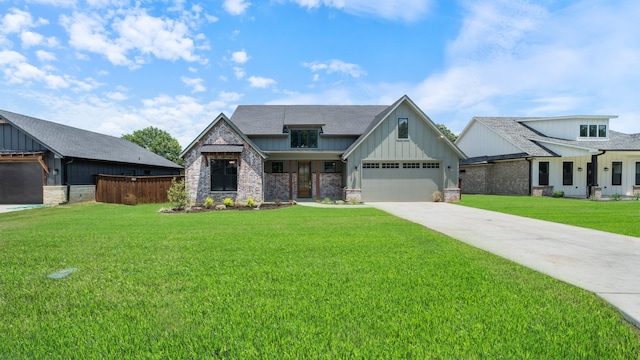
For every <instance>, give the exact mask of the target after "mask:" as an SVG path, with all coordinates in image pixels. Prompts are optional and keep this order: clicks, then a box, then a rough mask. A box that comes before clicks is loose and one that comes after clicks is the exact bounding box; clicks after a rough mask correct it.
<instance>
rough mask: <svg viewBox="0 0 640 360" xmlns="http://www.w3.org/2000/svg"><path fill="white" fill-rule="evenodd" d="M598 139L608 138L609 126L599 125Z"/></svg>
mask: <svg viewBox="0 0 640 360" xmlns="http://www.w3.org/2000/svg"><path fill="white" fill-rule="evenodd" d="M598 137H607V125H598Z"/></svg>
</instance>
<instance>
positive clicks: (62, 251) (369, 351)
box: [0, 199, 640, 359]
mask: <svg viewBox="0 0 640 360" xmlns="http://www.w3.org/2000/svg"><path fill="white" fill-rule="evenodd" d="M465 201H466V199H465ZM158 209H159V206H158V205H138V206H134V207H130V206H121V205H108V204H82V205H72V206H60V207H56V208H48V209H36V210H28V211H20V212H15V213H7V214H0V358H10V359H20V358H40V359H56V358H64V359H69V358H74V359H87V358H109V359H116V358H173V359H185V358H194V359H196V358H197V359H200V358H235V359H251V358H264V359H301V358H327V359H329V358H332V359H333V358H363V359H379V358H389V359H396V358H414V359H426V358H453V359H461V358H464V359H473V358H490V359H494V358H507V359H526V358H529V359H558V358H568V359H575V358H581V359H597V358H615V359H637V358H638V354H640V335H639V333H638V331H637V330H636V329H635V328H634V327H632V326H631V325H629V324H628V323H626V322H625V321H624V320H623V319H622V318H621V316H620V315H619V314H618V313H617V312H616V311H615V310H613V309H612V308H610V307H609V306H608V305H607V304H606V303H604V302H603V301H602V300H600V299H599V298H597V297H596V296H594V295H593V294H590V293H588V292H585V291H582V290H579V289H577V288H575V287H572V286H569V285H566V284H564V283H561V282H559V281H556V280H554V279H551V278H549V277H546V276H543V275H540V274H538V273H536V272H533V271H531V270H528V269H526V268H523V267H521V266H518V265H515V264H513V263H511V262H508V261H506V260H503V259H500V258H497V257H495V256H493V255H490V254H488V253H486V252H483V251H480V250H478V249H475V248H472V247H469V246H467V245H465V244H462V243H460V242H458V241H454V240H452V239H450V238H448V237H446V236H443V235H440V234H436V233H434V232H431V231H429V230H426V229H424V228H423V227H421V226H418V225H415V224H412V223H409V222H406V221H403V220H401V219H398V218H395V217H392V216H390V215H387V214H386V213H384V212H381V211H378V210H375V209H367V208H365V209H320V208H307V207H301V206H296V207H291V208H286V209H280V210H263V211H221V212H208V213H197V214H160V213H158V212H157V210H158ZM65 268H77V269H78V271H77V272H75V273H73V274H71V275H69V276H68V277H66V278H63V279H58V280H54V279H49V278H47V275H49V274H51V273H54V272H56V271H58V270H61V269H65Z"/></svg>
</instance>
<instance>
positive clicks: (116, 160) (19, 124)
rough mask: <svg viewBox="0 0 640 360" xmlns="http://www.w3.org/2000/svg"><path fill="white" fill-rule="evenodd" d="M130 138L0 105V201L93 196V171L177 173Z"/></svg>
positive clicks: (177, 168) (53, 200)
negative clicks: (89, 129) (95, 130)
mask: <svg viewBox="0 0 640 360" xmlns="http://www.w3.org/2000/svg"><path fill="white" fill-rule="evenodd" d="M181 169H182V167H181V166H179V165H177V164H175V163H173V162H171V161H169V160H167V159H165V158H163V157H162V156H159V155H156V154H154V153H152V152H150V151H148V150H146V149H144V148H142V147H140V146H138V145H136V144H134V143H132V142H130V141H127V140H124V139H121V138H116V137H113V136H108V135H103V134H98V133H95V132H91V131H86V130H81V129H78V128H74V127H70V126H66V125H62V124H57V123H54V122H50V121H46V120H41V119H36V118H33V117H29V116H25V115H20V114H16V113H12V112H9V111H4V110H0V204H42V203H44V204H59V203H63V202H67V201H71V202H74V201H90V200H95V180H94V175H98V174H105V175H136V176H145V175H147V176H148V175H179V174H180V172H181Z"/></svg>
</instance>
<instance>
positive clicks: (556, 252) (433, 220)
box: [368, 203, 640, 328]
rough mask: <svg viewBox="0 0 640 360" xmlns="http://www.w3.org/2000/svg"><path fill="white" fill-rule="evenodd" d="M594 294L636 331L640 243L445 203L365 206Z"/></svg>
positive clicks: (639, 302)
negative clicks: (419, 225)
mask: <svg viewBox="0 0 640 360" xmlns="http://www.w3.org/2000/svg"><path fill="white" fill-rule="evenodd" d="M368 205H370V206H372V207H375V208H377V209H380V210H383V211H386V212H388V213H390V214H393V215H395V216H398V217H401V218H404V219H406V220H409V221H412V222H415V223H418V224H421V225H424V226H425V227H427V228H429V229H432V230H435V231H438V232H441V233H443V234H446V235H448V236H451V237H452V238H454V239H457V240H460V241H462V242H465V243H467V244H469V245H472V246H475V247H477V248H480V249H483V250H486V251H489V252H491V253H494V254H496V255H498V256H501V257H503V258H506V259H509V260H512V261H514V262H516V263H519V264H521V265H524V266H526V267H529V268H531V269H534V270H536V271H539V272H541V273H544V274H547V275H549V276H552V277H554V278H556V279H559V280H562V281H564V282H567V283H570V284H573V285H575V286H578V287H580V288H582V289H585V290H588V291H590V292H593V293H595V294H597V295H598V296H600V297H601V298H603V299H604V300H606V301H607V302H609V303H610V304H612V305H613V306H614V307H615V308H617V309H618V310H619V311H620V312H621V313H622V315H623V316H624V317H625V318H626V319H627V320H628V321H629V322H631V323H633V324H634V325H635V326H637V327H639V328H640V238H636V237H631V236H624V235H617V234H612V233H607V232H602V231H597V230H589V229H585V228H580V227H575V226H569V225H563V224H557V223H552V222H547V221H542V220H535V219H529V218H524V217H519V216H514V215H507V214H502V213H497V212H492V211H486V210H479V209H474V208H469V207H465V206H461V205H455V204H447V203H368Z"/></svg>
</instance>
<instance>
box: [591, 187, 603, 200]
mask: <svg viewBox="0 0 640 360" xmlns="http://www.w3.org/2000/svg"><path fill="white" fill-rule="evenodd" d="M591 196H593V197H594V198H595V199H596V200H600V199H601V198H602V188H601V187H600V186H592V187H591Z"/></svg>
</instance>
